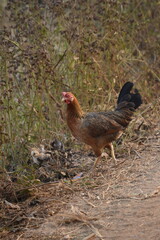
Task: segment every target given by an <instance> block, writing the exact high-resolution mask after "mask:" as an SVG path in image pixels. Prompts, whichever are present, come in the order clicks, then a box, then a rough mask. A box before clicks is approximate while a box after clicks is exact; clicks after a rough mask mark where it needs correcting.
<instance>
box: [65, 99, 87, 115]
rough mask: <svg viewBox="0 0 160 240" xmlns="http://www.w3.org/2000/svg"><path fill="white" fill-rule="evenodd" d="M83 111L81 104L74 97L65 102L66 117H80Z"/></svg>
mask: <svg viewBox="0 0 160 240" xmlns="http://www.w3.org/2000/svg"><path fill="white" fill-rule="evenodd" d="M82 116H83V111H82V109H81V106H80V104H79V102H78V100H77V98H76V97H75V98H74V100H73V101H72V102H71V103H69V104H67V118H82Z"/></svg>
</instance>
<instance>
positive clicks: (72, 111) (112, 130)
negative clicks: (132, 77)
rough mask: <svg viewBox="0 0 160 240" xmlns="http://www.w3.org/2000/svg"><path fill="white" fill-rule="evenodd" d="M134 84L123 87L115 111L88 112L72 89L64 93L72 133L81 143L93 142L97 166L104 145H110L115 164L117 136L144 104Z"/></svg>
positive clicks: (129, 83)
mask: <svg viewBox="0 0 160 240" xmlns="http://www.w3.org/2000/svg"><path fill="white" fill-rule="evenodd" d="M132 88H133V83H131V82H127V83H125V84H124V86H123V87H122V89H121V91H120V94H119V97H118V101H117V107H116V108H115V110H114V111H108V112H90V113H87V114H85V113H84V112H83V111H82V109H81V107H80V104H79V102H78V100H77V98H76V97H75V96H74V95H73V94H72V93H71V92H63V93H62V95H63V99H62V100H63V101H64V102H65V103H66V104H67V110H66V119H67V124H68V127H69V128H70V130H71V132H72V135H73V136H74V137H75V138H76V139H78V140H79V141H81V142H84V143H86V144H88V145H90V146H91V147H92V149H93V151H94V153H95V154H96V156H97V160H96V161H95V164H94V167H95V166H96V165H97V163H98V162H99V160H100V158H101V157H102V155H103V154H102V151H103V149H104V148H108V149H109V150H110V152H111V156H112V158H113V160H114V161H115V163H116V158H115V154H114V149H113V144H112V142H113V141H115V140H116V139H118V138H119V137H120V136H121V134H122V133H123V131H124V130H125V128H126V127H127V126H128V124H129V122H130V121H131V120H132V115H133V113H134V111H135V109H137V108H138V107H139V106H140V105H141V104H142V99H141V95H140V94H139V92H138V90H137V89H135V90H134V92H133V93H131V90H132Z"/></svg>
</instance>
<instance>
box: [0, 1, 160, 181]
mask: <svg viewBox="0 0 160 240" xmlns="http://www.w3.org/2000/svg"><path fill="white" fill-rule="evenodd" d="M159 7H160V5H159V1H147V0H143V1H126V0H122V1H119V0H117V1H116V0H107V1H100V2H99V1H98V0H93V1H83V0H81V1H80V0H79V1H69V0H68V1H56V0H55V1H51V0H48V1H43V0H39V1H38V0H36V1H27V0H25V1H18V0H8V1H7V0H3V1H1V3H0V18H1V21H0V22H1V26H0V27H1V37H0V71H1V80H0V110H1V115H0V148H1V151H0V165H1V167H2V168H3V169H7V171H9V172H12V171H15V172H17V173H18V174H19V176H21V175H25V177H26V175H27V177H30V178H31V179H32V178H34V177H33V174H34V167H33V166H32V164H29V162H30V161H31V156H30V149H31V148H32V147H35V146H39V145H40V144H41V143H44V142H45V143H49V142H50V141H52V140H53V139H58V140H59V141H61V142H62V143H63V144H64V145H65V146H67V147H73V146H74V148H75V149H76V147H77V148H78V145H73V144H72V142H73V139H72V138H71V135H70V133H69V131H68V129H67V126H66V123H65V121H64V114H63V110H64V107H63V105H62V103H61V92H62V91H72V92H73V93H74V94H75V95H76V96H77V98H78V99H79V101H80V103H81V104H82V106H83V109H84V111H96V110H105V109H112V108H113V107H114V106H115V104H116V99H117V95H118V92H119V90H120V87H121V86H122V85H123V84H124V83H125V82H126V81H133V82H134V83H136V87H137V88H138V89H140V92H141V94H142V96H143V102H144V104H146V105H147V104H150V103H151V104H152V106H151V107H152V109H155V111H156V104H157V98H158V97H159V90H160V70H159V69H160V66H159V62H160V46H159V44H160V34H159V29H160V15H159ZM145 114H146V111H145V109H144V114H142V116H143V115H144V116H145ZM130 131H132V128H129V129H128V135H129V134H130ZM28 174H29V175H31V176H28Z"/></svg>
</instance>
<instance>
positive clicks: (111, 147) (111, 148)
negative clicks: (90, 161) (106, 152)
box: [108, 143, 117, 165]
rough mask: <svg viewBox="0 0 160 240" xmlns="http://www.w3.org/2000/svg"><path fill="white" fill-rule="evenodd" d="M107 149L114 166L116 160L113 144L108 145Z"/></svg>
mask: <svg viewBox="0 0 160 240" xmlns="http://www.w3.org/2000/svg"><path fill="white" fill-rule="evenodd" d="M108 148H109V149H110V151H111V156H112V158H113V160H114V163H115V165H116V163H117V160H116V157H115V154H114V147H113V144H112V143H111V144H110V145H108Z"/></svg>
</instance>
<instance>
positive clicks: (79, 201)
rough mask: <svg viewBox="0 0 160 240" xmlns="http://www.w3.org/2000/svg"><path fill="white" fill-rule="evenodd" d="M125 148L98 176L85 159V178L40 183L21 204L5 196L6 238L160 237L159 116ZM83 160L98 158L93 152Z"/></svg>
mask: <svg viewBox="0 0 160 240" xmlns="http://www.w3.org/2000/svg"><path fill="white" fill-rule="evenodd" d="M123 148H124V150H125V155H124V154H123V155H122V154H121V156H119V157H118V164H117V165H116V166H113V163H112V160H111V159H108V161H107V163H106V160H103V161H102V162H101V164H100V165H99V166H98V168H97V170H96V173H95V175H94V177H92V176H88V175H87V172H88V169H86V172H85V165H84V166H83V170H84V177H82V178H80V179H77V180H63V181H60V182H56V183H47V184H41V185H40V186H38V187H35V188H33V190H32V193H33V195H32V197H31V198H29V199H28V200H26V201H25V202H22V203H19V204H13V205H9V203H7V202H3V208H5V209H6V212H5V214H6V215H5V218H4V219H6V228H4V229H3V231H2V232H1V239H6V240H8V239H17V240H20V239H21V240H23V239H41V240H48V239H54V240H60V239H61V240H70V239H72V240H94V239H110V240H111V239H115V240H134V239H135V240H136V239H145V240H147V239H148V240H151V239H153V240H159V239H160V228H159V225H160V207H159V202H160V131H159V122H157V123H156V124H154V130H153V131H152V133H150V135H148V136H147V137H145V138H144V136H143V137H142V136H141V137H140V138H139V139H138V142H136V141H133V140H131V141H128V142H125V143H124V145H123ZM83 161H84V164H85V162H87V166H91V165H90V164H89V163H88V162H89V161H90V162H91V163H92V164H93V161H92V159H91V158H89V157H88V158H87V159H86V158H84V157H83ZM82 165H83V163H82ZM12 214H13V215H12ZM9 218H10V219H9ZM8 219H9V221H8Z"/></svg>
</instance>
